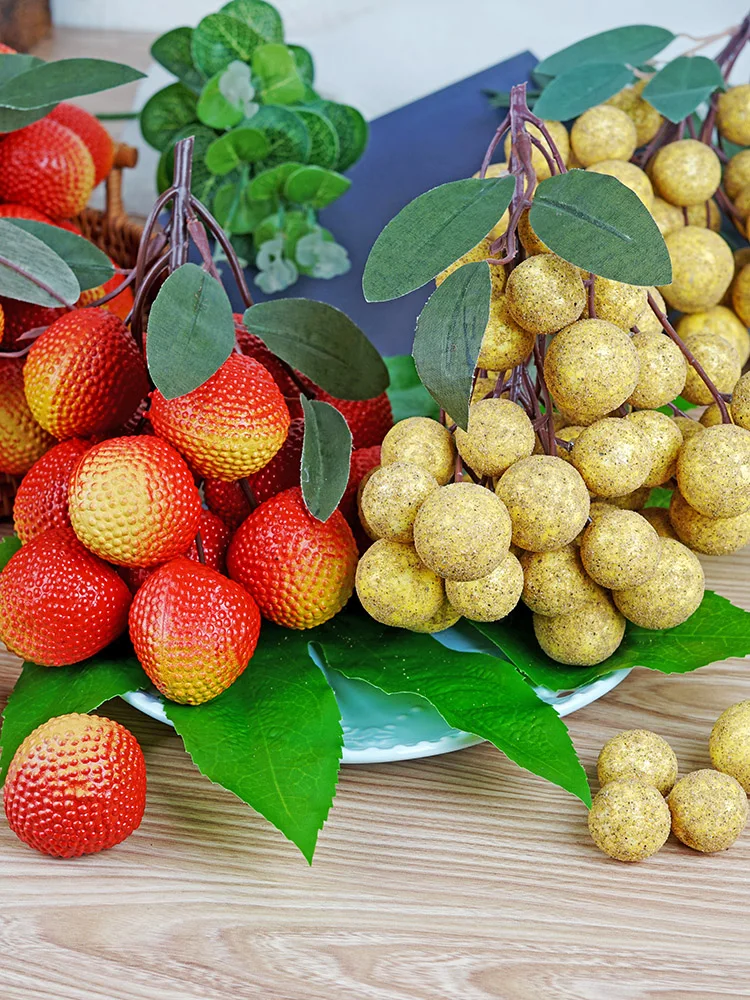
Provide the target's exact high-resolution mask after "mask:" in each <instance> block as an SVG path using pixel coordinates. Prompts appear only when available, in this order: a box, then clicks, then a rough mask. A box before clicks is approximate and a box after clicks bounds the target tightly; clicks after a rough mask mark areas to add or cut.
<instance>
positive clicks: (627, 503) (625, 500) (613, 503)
mask: <svg viewBox="0 0 750 1000" xmlns="http://www.w3.org/2000/svg"><path fill="white" fill-rule="evenodd" d="M650 496H651V487H650V486H639V487H638V489H637V490H633V492H632V493H625V494H624V495H623V496H619V497H607V498H606V501H605V502H606V503H607V504H609V506H610V507H619V509H620V510H640V509H641V507H643V505H644V504H645V503H647V501H648V498H649V497H650ZM592 502H593V501H592Z"/></svg>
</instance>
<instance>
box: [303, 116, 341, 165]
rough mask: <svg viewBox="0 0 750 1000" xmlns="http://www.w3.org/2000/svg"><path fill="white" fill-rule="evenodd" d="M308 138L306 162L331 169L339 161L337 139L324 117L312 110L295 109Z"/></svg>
mask: <svg viewBox="0 0 750 1000" xmlns="http://www.w3.org/2000/svg"><path fill="white" fill-rule="evenodd" d="M294 110H295V112H296V113H297V114H298V115H299V117H300V118H301V119H302V121H303V122H304V123H305V125H306V126H307V131H308V134H309V136H310V153H309V155H308V161H309V162H310V163H312V164H315V166H318V167H326V168H333V167H335V166H336V164H337V162H338V159H339V137H338V133H337V132H336V129H335V128H334V127H333V125H332V124H331V122H330V121H329V120H328V118H326V117H325V115H322V114H321V113H320V112H319V111H314V110H313V109H312V108H295V109H294Z"/></svg>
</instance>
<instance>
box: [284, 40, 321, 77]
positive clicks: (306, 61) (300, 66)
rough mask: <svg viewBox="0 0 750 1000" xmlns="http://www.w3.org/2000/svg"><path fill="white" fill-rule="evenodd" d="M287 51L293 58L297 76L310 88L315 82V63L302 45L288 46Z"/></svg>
mask: <svg viewBox="0 0 750 1000" xmlns="http://www.w3.org/2000/svg"><path fill="white" fill-rule="evenodd" d="M289 51H290V52H291V53H292V55H293V56H294V61H295V63H296V64H297V71H298V73H299V75H300V76H301V77H302V79H303V80H304V81H305V83H306V84H308V86H310V87H311V86H312V85H313V83H314V82H315V63H314V61H313V57H312V55H311V54H310V53H309V52H308V50H307V49H306V48H304V46H302V45H290V46H289Z"/></svg>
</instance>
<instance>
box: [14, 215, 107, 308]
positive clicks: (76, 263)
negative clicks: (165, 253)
mask: <svg viewBox="0 0 750 1000" xmlns="http://www.w3.org/2000/svg"><path fill="white" fill-rule="evenodd" d="M8 222H10V223H11V225H14V226H17V227H18V228H19V229H23V230H24V232H27V233H31V235H32V236H35V237H36V238H37V239H38V240H41V241H42V243H44V244H45V245H46V246H48V247H49V248H50V250H53V251H54V252H55V253H56V254H57V255H58V256H59V257H61V258H62V259H63V260H64V261H65V263H66V264H67V265H68V267H69V268H70V270H71V271H72V272H73V274H74V275H75V276H76V280H77V281H78V285H79V288H80V289H81V291H82V292H83V291H86V289H87V288H98V287H99V286H100V285H103V284H104V283H105V282H106V281H109V279H110V278H111V277H112V275H113V274H114V273H115V269H114V267H113V266H112V261H111V260H110V259H109V257H108V256H107V255H106V253H104V252H103V251H102V250H100V249H99V247H97V246H95V245H94V244H93V243H91V241H90V240H87V239H84V237H83V236H79V235H78V234H77V233H71V232H69V231H68V230H67V229H61V228H60V227H59V226H50V225H48V224H47V223H46V222H33V221H32V220H31V219H8Z"/></svg>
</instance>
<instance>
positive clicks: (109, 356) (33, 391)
mask: <svg viewBox="0 0 750 1000" xmlns="http://www.w3.org/2000/svg"><path fill="white" fill-rule="evenodd" d="M23 377H24V385H25V389H26V399H27V400H28V403H29V408H30V409H31V412H32V413H33V414H34V416H35V417H36V419H37V420H38V421H39V423H40V424H41V425H42V427H44V428H45V430H47V431H49V432H50V434H54V436H55V437H57V438H61V439H63V438H69V437H90V436H91V435H94V434H105V433H107V432H108V431H112V430H114V429H115V428H116V427H118V426H119V425H120V424H123V423H125V422H126V421H127V420H128V419H129V418H130V417H131V416H132V415H133V413H134V412H135V411H136V410H137V408H138V406H139V404H140V403H141V401H142V400H143V398H144V396H146V394H147V393H148V391H149V383H148V377H147V375H146V366H145V364H144V361H143V358H142V356H141V353H140V351H139V350H138V347H137V346H136V343H135V341H134V340H133V338H132V336H131V335H130V331H129V330H128V328H127V327H126V326H125V324H124V323H123V322H122V320H121V319H119V317H117V316H114V315H113V314H112V313H110V312H106V311H105V310H104V309H96V308H94V309H73V310H71V311H70V312H67V313H65V315H64V316H61V317H60V318H59V319H57V320H55V322H54V323H52V325H51V326H50V327H48V328H47V330H45V332H44V333H43V334H42V335H41V337H39V338H38V339H37V340H35V341H34V344H33V345H32V347H31V350H30V351H29V353H28V356H27V358H26V364H25V366H24V371H23Z"/></svg>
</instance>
